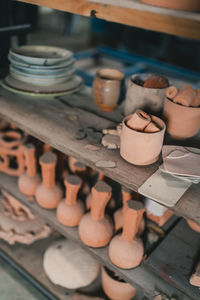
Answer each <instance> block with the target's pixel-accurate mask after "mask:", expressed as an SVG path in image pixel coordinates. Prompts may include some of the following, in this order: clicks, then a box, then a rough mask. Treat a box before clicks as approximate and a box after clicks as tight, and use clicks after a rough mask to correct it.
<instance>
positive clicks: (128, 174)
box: [0, 89, 200, 224]
mask: <svg viewBox="0 0 200 300" xmlns="http://www.w3.org/2000/svg"><path fill="white" fill-rule="evenodd" d="M0 94H1V96H0V107H1V110H0V116H2V117H3V118H5V119H6V120H8V121H10V122H11V123H14V124H16V125H17V126H19V128H21V129H23V130H25V132H27V133H28V134H30V135H32V136H34V137H36V138H38V139H39V140H41V141H43V142H45V143H47V144H50V145H51V146H52V147H54V148H56V149H58V150H60V151H61V152H63V153H65V154H67V155H72V156H74V157H76V158H77V159H78V160H80V161H82V162H83V163H85V164H86V165H87V166H89V167H91V168H93V169H95V170H97V171H100V172H102V173H104V174H105V175H106V176H108V177H110V178H112V179H113V180H115V181H117V182H119V183H120V184H122V185H124V186H126V187H127V188H130V189H132V190H134V191H137V190H138V188H139V187H140V186H141V185H142V184H143V183H144V182H145V181H146V180H147V179H148V178H149V177H150V176H151V175H152V174H153V173H154V172H155V171H156V170H157V169H158V166H159V164H160V161H159V162H157V163H155V164H153V165H151V166H147V167H136V166H133V165H131V164H129V163H127V162H126V161H124V160H123V159H122V158H121V157H120V154H119V150H108V149H105V148H104V147H103V146H101V145H99V146H100V150H98V151H89V150H86V148H85V146H86V145H87V144H88V143H90V141H88V139H87V138H86V139H83V140H76V139H75V137H74V136H75V133H76V132H77V130H79V129H82V128H87V127H93V128H95V129H96V130H102V129H105V128H112V127H115V126H116V123H115V122H113V120H118V122H119V121H120V114H119V113H117V117H114V115H113V114H111V115H110V114H109V113H107V114H105V113H104V114H103V115H104V117H102V116H99V115H97V114H96V112H95V109H94V108H92V109H89V108H88V107H87V106H88V102H90V101H89V100H88V96H84V95H81V94H74V95H69V96H65V102H64V100H62V101H61V99H60V100H59V99H56V98H51V99H42V98H41V99H39V98H31V97H24V96H21V95H14V94H12V93H9V92H7V91H4V90H3V89H1V90H0ZM67 99H69V103H73V102H76V101H77V102H78V101H79V102H80V101H81V100H82V102H83V104H82V107H83V106H85V109H87V110H84V109H83V108H82V109H80V108H78V107H73V106H72V105H71V104H69V103H68V104H67V102H68V101H67ZM91 102H92V100H91ZM89 110H90V111H89ZM110 116H111V119H112V120H109V118H110ZM99 160H106V161H108V160H109V161H114V162H116V167H115V168H97V167H96V162H97V161H99ZM199 195H200V184H198V185H195V184H193V185H192V186H191V187H190V188H189V189H188V190H187V192H186V193H185V194H184V195H183V196H182V197H181V199H180V200H179V201H178V203H177V204H176V205H175V206H174V207H172V208H170V209H172V210H173V211H174V213H175V214H177V215H180V216H183V217H186V218H189V219H192V220H193V221H195V222H197V223H198V224H200V214H199V211H200V201H199Z"/></svg>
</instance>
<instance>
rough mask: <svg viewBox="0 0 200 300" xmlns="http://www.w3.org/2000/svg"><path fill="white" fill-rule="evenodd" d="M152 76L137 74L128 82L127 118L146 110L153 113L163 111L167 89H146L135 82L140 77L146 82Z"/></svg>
mask: <svg viewBox="0 0 200 300" xmlns="http://www.w3.org/2000/svg"><path fill="white" fill-rule="evenodd" d="M150 75H151V74H135V75H132V76H131V77H130V79H129V81H128V88H127V93H126V99H125V108H124V113H125V116H128V115H130V114H132V113H133V112H135V111H136V109H138V108H140V109H144V110H147V111H149V112H151V113H153V114H154V113H160V112H161V111H162V109H163V105H164V99H165V93H166V88H161V89H159V88H156V89H153V88H145V87H144V86H141V85H139V84H137V81H135V80H136V79H137V78H138V77H139V78H141V79H143V80H145V79H146V78H148V77H150Z"/></svg>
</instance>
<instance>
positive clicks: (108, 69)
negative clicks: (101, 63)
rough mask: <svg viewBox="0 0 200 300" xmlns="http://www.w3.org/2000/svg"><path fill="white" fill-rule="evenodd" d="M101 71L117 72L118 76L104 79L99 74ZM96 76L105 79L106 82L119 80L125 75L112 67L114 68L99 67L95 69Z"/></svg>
mask: <svg viewBox="0 0 200 300" xmlns="http://www.w3.org/2000/svg"><path fill="white" fill-rule="evenodd" d="M102 71H115V72H116V73H118V75H119V77H120V78H115V79H114V78H113V79H112V78H111V79H105V78H102V75H100V73H101V72H102ZM96 76H98V78H99V79H100V80H102V81H106V82H113V81H121V80H123V79H124V77H125V75H124V73H122V72H121V71H120V70H118V69H114V68H101V69H99V70H97V72H96Z"/></svg>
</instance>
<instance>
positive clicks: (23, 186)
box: [18, 144, 40, 196]
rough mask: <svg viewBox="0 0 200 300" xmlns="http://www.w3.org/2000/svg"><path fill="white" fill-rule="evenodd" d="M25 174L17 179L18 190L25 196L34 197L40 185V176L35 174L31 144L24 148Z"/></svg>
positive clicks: (33, 153) (34, 161) (33, 152)
mask: <svg viewBox="0 0 200 300" xmlns="http://www.w3.org/2000/svg"><path fill="white" fill-rule="evenodd" d="M24 156H25V165H26V172H25V173H23V174H22V175H21V176H20V177H19V179H18V188H19V190H20V192H21V193H22V194H24V195H26V196H34V195H35V192H36V189H37V187H38V185H39V183H40V176H39V174H37V173H36V160H35V147H34V145H32V144H28V145H26V146H24Z"/></svg>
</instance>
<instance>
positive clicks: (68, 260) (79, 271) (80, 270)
mask: <svg viewBox="0 0 200 300" xmlns="http://www.w3.org/2000/svg"><path fill="white" fill-rule="evenodd" d="M43 267H44V270H45V273H46V274H47V276H48V277H49V279H50V280H51V281H52V282H53V283H54V284H57V285H60V286H62V287H65V288H68V289H77V288H81V287H85V286H87V285H89V284H90V283H92V282H93V281H94V280H95V279H96V277H97V276H98V274H99V270H100V264H99V263H98V262H97V261H96V260H95V259H94V258H92V257H91V255H89V254H88V253H87V252H86V251H85V250H83V249H82V248H80V247H79V246H78V245H77V244H76V243H74V242H72V241H69V240H66V239H63V240H60V241H57V242H55V243H53V244H52V245H51V246H50V247H49V248H48V249H47V250H46V252H45V254H44V260H43Z"/></svg>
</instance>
